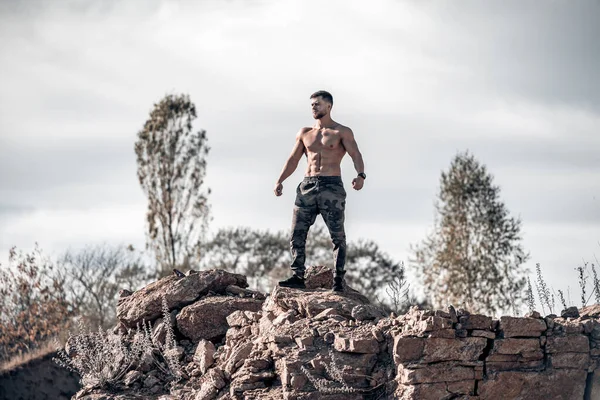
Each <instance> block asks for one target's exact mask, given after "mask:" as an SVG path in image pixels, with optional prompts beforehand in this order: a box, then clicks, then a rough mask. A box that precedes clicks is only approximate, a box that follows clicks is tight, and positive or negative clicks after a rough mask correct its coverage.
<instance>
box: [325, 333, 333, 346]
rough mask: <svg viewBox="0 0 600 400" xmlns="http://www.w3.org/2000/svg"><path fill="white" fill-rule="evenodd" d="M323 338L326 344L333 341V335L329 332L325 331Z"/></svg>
mask: <svg viewBox="0 0 600 400" xmlns="http://www.w3.org/2000/svg"><path fill="white" fill-rule="evenodd" d="M323 340H324V341H325V343H327V344H332V343H333V342H334V341H335V335H334V334H333V333H331V332H327V333H326V334H325V335H324V336H323Z"/></svg>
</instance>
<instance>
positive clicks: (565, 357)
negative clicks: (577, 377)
mask: <svg viewBox="0 0 600 400" xmlns="http://www.w3.org/2000/svg"><path fill="white" fill-rule="evenodd" d="M550 362H551V364H552V368H559V369H560V368H569V369H582V370H587V369H588V367H589V364H590V355H589V353H556V354H552V355H551V356H550Z"/></svg>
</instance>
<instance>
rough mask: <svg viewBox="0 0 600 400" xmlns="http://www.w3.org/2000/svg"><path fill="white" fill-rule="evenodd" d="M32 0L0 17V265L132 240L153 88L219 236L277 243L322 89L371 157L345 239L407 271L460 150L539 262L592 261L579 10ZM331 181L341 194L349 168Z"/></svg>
mask: <svg viewBox="0 0 600 400" xmlns="http://www.w3.org/2000/svg"><path fill="white" fill-rule="evenodd" d="M15 4H16V3H15ZM31 4H32V3H27V2H22V3H19V5H18V6H17V5H15V7H16V8H14V9H11V8H10V7H7V8H5V9H4V10H3V12H1V13H0V86H2V88H3V90H2V91H1V92H0V182H1V183H0V199H1V200H0V208H1V209H3V210H17V209H21V210H22V211H20V212H19V213H16V212H11V211H6V212H5V213H4V214H1V215H8V214H10V215H11V216H9V217H2V218H3V220H2V226H0V235H1V236H0V239H1V240H0V247H1V248H2V249H4V250H2V249H0V251H5V250H6V249H7V248H8V247H9V246H11V245H13V244H19V245H20V246H30V245H31V243H32V242H34V241H38V242H39V243H40V244H41V246H42V247H43V248H48V249H52V250H53V251H54V250H56V251H60V250H61V249H63V248H64V247H65V246H68V245H69V244H73V245H75V243H84V242H88V241H90V242H98V241H105V240H111V241H124V242H125V241H135V242H136V243H138V242H140V241H143V229H144V212H145V209H144V207H145V206H144V199H143V195H142V194H141V190H140V189H139V186H138V183H137V179H136V175H135V174H136V171H135V157H134V154H133V143H134V141H135V134H136V132H137V131H138V129H140V128H141V126H142V124H143V122H144V120H145V119H146V117H147V115H148V111H149V110H150V108H151V107H152V103H153V102H155V101H158V100H159V99H160V97H161V96H162V95H164V94H165V93H166V92H186V93H190V95H191V97H192V100H193V101H194V102H195V103H196V105H197V108H198V115H199V117H198V121H197V125H196V126H197V127H198V128H205V129H207V131H208V137H209V143H210V146H211V147H212V151H211V153H210V156H209V165H208V176H207V184H208V185H209V186H210V187H211V188H212V189H213V195H212V197H211V200H212V202H213V210H214V217H215V219H214V221H213V229H216V228H217V227H221V226H228V225H238V224H239V225H248V226H254V227H257V228H262V229H266V228H270V229H276V230H279V229H287V228H288V227H289V223H290V221H291V207H292V202H293V194H294V193H293V192H294V190H293V189H294V188H295V185H296V184H297V183H298V181H299V179H301V176H302V174H303V170H302V169H303V168H304V165H305V164H304V162H302V163H301V165H300V167H299V170H298V171H297V172H296V173H295V174H294V175H293V176H292V177H290V178H289V180H288V181H286V183H285V193H284V196H283V197H282V198H275V197H274V196H273V195H272V185H273V181H274V180H275V178H276V176H277V174H278V173H279V171H280V169H281V167H282V165H283V162H284V160H285V157H287V155H288V154H289V151H290V150H291V147H292V144H293V137H294V134H295V132H296V131H297V130H298V128H299V127H300V126H303V125H307V124H310V123H312V120H311V119H310V115H309V114H308V96H309V94H310V93H312V92H313V91H315V90H318V89H328V90H330V91H331V92H332V93H333V95H334V97H335V107H334V118H337V119H338V120H339V121H340V122H342V123H344V124H347V125H349V126H351V127H352V128H353V130H354V132H355V134H356V137H357V140H358V142H359V146H360V148H361V150H362V151H363V153H364V155H365V162H366V166H367V174H368V176H369V177H368V179H367V184H366V186H365V190H364V191H362V192H360V193H355V192H353V191H351V190H349V198H348V219H347V221H348V233H349V237H350V238H356V237H359V236H364V237H369V238H372V239H374V240H376V241H377V242H379V243H380V244H381V246H382V248H384V249H385V250H388V251H389V252H390V253H392V254H394V255H395V256H397V257H398V258H400V259H405V258H406V243H408V242H417V241H418V240H420V239H421V238H422V237H424V232H426V230H427V227H428V226H429V224H430V221H432V215H433V198H434V195H435V192H436V190H437V185H438V180H439V173H440V171H441V170H442V169H445V168H447V167H448V165H449V163H450V160H451V158H452V157H453V156H454V155H455V153H456V152H457V151H462V150H465V149H467V148H468V149H471V150H472V151H473V153H474V154H475V156H476V157H477V158H478V159H479V160H480V161H481V162H483V163H484V164H486V165H487V166H488V167H489V170H490V172H491V173H493V174H494V175H495V177H496V183H498V184H499V185H500V186H501V188H502V198H503V199H505V200H506V204H507V206H508V208H509V210H510V211H511V212H512V213H513V214H515V215H520V216H521V217H522V218H523V221H524V229H525V231H526V232H528V234H527V236H526V239H525V244H526V247H528V246H529V247H530V248H531V251H532V255H534V253H535V255H534V256H535V257H538V258H539V259H540V260H543V264H550V259H552V260H558V259H560V260H562V261H561V262H563V263H567V261H568V260H570V259H578V258H579V257H582V256H584V255H585V254H588V253H589V251H594V250H595V248H594V243H595V242H594V241H593V240H591V239H590V240H588V238H589V237H590V236H591V237H593V235H594V234H595V233H594V232H598V231H599V230H598V224H599V221H600V215H599V212H598V209H599V208H598V200H597V199H598V196H599V195H600V184H598V182H600V172H599V171H600V168H599V167H600V161H598V157H597V151H596V150H595V149H597V148H600V136H598V135H597V132H598V129H599V128H600V117H599V114H598V107H597V104H600V102H599V101H598V97H597V92H600V90H595V88H598V87H597V86H594V85H597V84H596V83H594V82H593V79H591V78H594V77H595V75H596V74H595V72H590V71H593V69H592V68H590V64H594V63H596V64H597V61H598V59H599V58H600V57H597V56H598V55H599V54H600V53H598V46H597V44H596V43H595V42H593V41H590V40H587V38H588V37H589V35H590V32H591V33H593V32H594V29H595V28H594V27H593V26H592V25H590V24H589V22H590V21H589V17H588V16H586V14H585V13H584V11H585V10H584V9H583V8H582V7H567V6H565V8H564V9H562V11H561V10H558V8H557V7H558V6H557V5H556V4H554V5H553V6H552V7H549V8H546V9H544V10H543V11H539V12H538V10H539V8H538V7H534V8H532V7H531V5H529V3H528V4H523V5H522V3H521V2H519V3H511V2H508V3H506V2H504V3H503V5H502V6H500V5H486V6H482V5H481V4H478V3H470V2H463V3H461V6H460V7H459V6H456V5H454V4H449V3H447V4H446V3H445V4H440V3H422V2H420V3H419V2H398V1H391V0H385V1H381V2H376V3H373V4H369V5H367V4H366V3H364V2H361V1H328V2H319V1H299V0H296V1H287V2H275V1H270V2H268V1H265V2H242V1H233V2H217V1H214V2H211V1H203V2H167V1H156V2H142V1H138V2H134V1H128V2H108V3H106V2H102V3H99V2H94V3H91V2H90V3H85V2H83V3H82V2H66V3H65V2H63V3H52V5H50V3H44V4H45V5H39V6H36V7H34V6H32V5H31ZM582 13H583V14H582ZM582 15H583V16H582ZM577 19H580V20H581V23H580V24H579V25H578V24H577V23H576V22H577ZM574 21H575V22H574ZM557 26H560V27H563V28H564V29H563V30H560V29H556V27H557ZM543 38H548V40H547V41H544V40H542V41H540V40H541V39H543ZM550 42H552V43H554V44H555V46H554V47H552V46H551V44H552V43H550ZM578 46H579V47H578ZM581 46H583V47H581ZM549 50H552V51H549ZM550 64H551V65H550ZM586 82H587V86H586ZM556 99H559V101H557V100H556ZM343 171H344V177H345V183H346V185H347V186H349V185H350V177H351V176H352V175H353V174H354V171H353V167H352V163H351V161H350V160H349V159H345V160H344V162H343ZM594 196H595V197H594ZM23 209H24V211H23ZM565 226H567V227H568V228H565ZM532 232H533V236H532ZM542 233H544V234H542ZM597 235H598V234H597V233H596V236H597ZM597 239H598V238H596V240H597ZM28 243H29V244H28ZM573 243H577V245H574V244H573ZM590 243H591V244H590ZM590 246H592V247H591V248H590ZM544 249H547V251H546V252H544ZM586 249H587V250H586ZM586 252H588V253H586ZM546 254H548V256H547V257H548V258H547V259H546V258H544V257H546ZM549 268H550V269H551V271H550V272H549V273H551V274H552V276H553V279H555V280H557V281H558V280H560V277H561V274H562V273H563V272H562V271H561V270H560V269H557V268H551V267H549Z"/></svg>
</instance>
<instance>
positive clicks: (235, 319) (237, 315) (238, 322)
mask: <svg viewBox="0 0 600 400" xmlns="http://www.w3.org/2000/svg"><path fill="white" fill-rule="evenodd" d="M226 320H227V324H228V325H229V326H232V327H241V326H244V325H246V324H248V323H249V322H250V321H248V318H247V317H246V314H244V311H242V310H236V311H234V312H232V313H231V314H229V315H228V316H227V317H226Z"/></svg>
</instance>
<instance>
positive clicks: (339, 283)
mask: <svg viewBox="0 0 600 400" xmlns="http://www.w3.org/2000/svg"><path fill="white" fill-rule="evenodd" d="M331 290H333V291H334V292H343V291H344V278H342V277H337V276H336V277H334V278H333V287H332V288H331Z"/></svg>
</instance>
